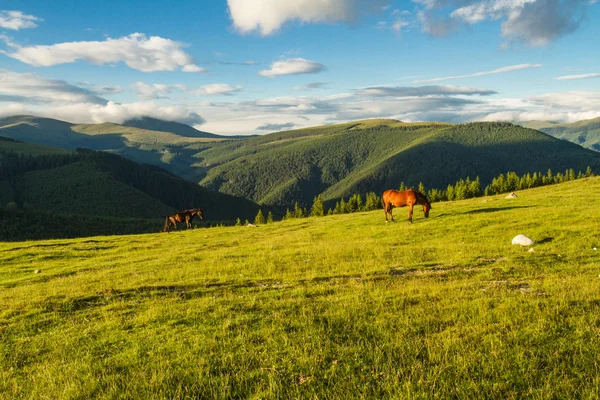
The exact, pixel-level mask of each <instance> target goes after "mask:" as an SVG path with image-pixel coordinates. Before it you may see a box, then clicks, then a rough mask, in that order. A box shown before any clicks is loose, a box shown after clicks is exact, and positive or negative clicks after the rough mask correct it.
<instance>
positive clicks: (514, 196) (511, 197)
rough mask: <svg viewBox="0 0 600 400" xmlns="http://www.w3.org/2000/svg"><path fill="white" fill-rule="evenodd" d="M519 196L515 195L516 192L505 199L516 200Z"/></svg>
mask: <svg viewBox="0 0 600 400" xmlns="http://www.w3.org/2000/svg"><path fill="white" fill-rule="evenodd" d="M516 198H517V195H516V194H515V192H512V193H510V194H509V195H508V196H506V197H505V199H516Z"/></svg>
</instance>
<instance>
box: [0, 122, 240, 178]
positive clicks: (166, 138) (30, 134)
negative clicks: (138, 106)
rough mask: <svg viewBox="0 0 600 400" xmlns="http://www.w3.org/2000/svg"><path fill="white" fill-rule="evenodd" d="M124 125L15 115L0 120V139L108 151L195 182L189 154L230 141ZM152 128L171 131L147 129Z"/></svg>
mask: <svg viewBox="0 0 600 400" xmlns="http://www.w3.org/2000/svg"><path fill="white" fill-rule="evenodd" d="M127 123H128V125H119V124H115V123H111V122H105V123H100V124H72V123H69V122H64V121H59V120H55V119H51V118H41V117H33V116H28V115H17V116H12V117H5V118H2V119H0V136H4V137H8V138H11V139H16V140H21V141H23V142H26V143H31V144H38V145H46V146H54V147H60V148H64V149H71V150H73V149H75V148H78V147H79V148H88V149H93V150H106V151H111V152H114V153H117V154H121V155H123V156H125V157H127V158H130V159H133V160H135V161H138V162H141V163H145V164H152V165H157V166H161V167H164V168H166V169H168V170H169V171H171V172H173V173H175V174H177V175H180V176H183V177H185V178H188V179H192V180H197V178H198V176H199V174H201V173H202V172H201V171H200V172H197V171H196V169H195V168H194V167H192V165H193V164H194V162H195V160H194V158H193V155H194V154H195V153H196V152H197V150H198V149H200V148H203V147H205V146H206V145H207V144H208V143H211V142H214V141H222V140H234V138H231V137H228V136H221V135H215V134H212V133H207V132H201V131H198V130H196V129H194V128H192V127H190V126H187V125H184V124H179V123H176V122H169V121H161V120H157V119H154V118H142V119H139V120H129V121H127ZM133 125H137V126H133ZM153 127H154V128H161V129H171V130H170V131H169V130H152V129H149V128H153Z"/></svg>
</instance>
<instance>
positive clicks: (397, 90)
mask: <svg viewBox="0 0 600 400" xmlns="http://www.w3.org/2000/svg"><path fill="white" fill-rule="evenodd" d="M357 94H359V95H364V96H373V97H422V96H449V95H454V96H456V95H465V96H472V95H479V96H489V95H492V94H497V93H496V92H494V91H493V90H488V89H478V88H472V87H467V86H452V85H436V86H371V87H366V88H362V89H359V90H358V91H357Z"/></svg>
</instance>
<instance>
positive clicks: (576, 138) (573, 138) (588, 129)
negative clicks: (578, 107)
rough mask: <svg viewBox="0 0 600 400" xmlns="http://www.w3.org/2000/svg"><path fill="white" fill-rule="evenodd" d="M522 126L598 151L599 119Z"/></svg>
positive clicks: (526, 123) (599, 147)
mask: <svg viewBox="0 0 600 400" xmlns="http://www.w3.org/2000/svg"><path fill="white" fill-rule="evenodd" d="M523 126H526V127H529V128H533V129H537V130H539V131H542V132H544V133H547V134H548V135H552V136H554V137H556V138H559V139H564V140H568V141H569V142H573V143H577V144H579V145H581V146H583V147H587V148H589V149H592V150H596V151H600V118H594V119H587V120H583V121H577V122H574V123H572V124H568V123H564V124H560V123H554V122H548V121H529V122H525V123H523Z"/></svg>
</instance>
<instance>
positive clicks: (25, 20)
mask: <svg viewBox="0 0 600 400" xmlns="http://www.w3.org/2000/svg"><path fill="white" fill-rule="evenodd" d="M36 21H41V19H40V18H38V17H34V16H33V15H29V14H24V13H23V12H22V11H10V10H0V28H4V29H12V30H15V31H18V30H19V29H27V28H35V27H36V26H37V24H36V23H35V22H36Z"/></svg>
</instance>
